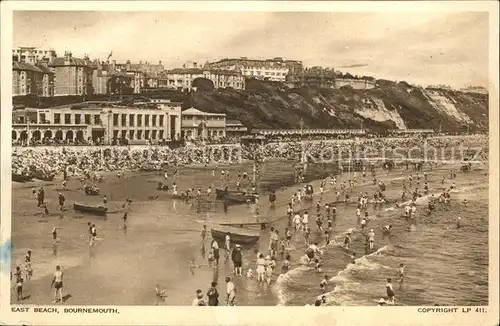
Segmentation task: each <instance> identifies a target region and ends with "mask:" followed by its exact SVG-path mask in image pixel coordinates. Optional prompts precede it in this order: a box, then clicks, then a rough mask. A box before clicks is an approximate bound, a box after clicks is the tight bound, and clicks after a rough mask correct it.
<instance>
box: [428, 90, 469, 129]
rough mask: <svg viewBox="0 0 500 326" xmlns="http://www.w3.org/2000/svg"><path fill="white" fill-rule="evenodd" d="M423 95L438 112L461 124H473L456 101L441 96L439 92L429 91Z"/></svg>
mask: <svg viewBox="0 0 500 326" xmlns="http://www.w3.org/2000/svg"><path fill="white" fill-rule="evenodd" d="M423 94H424V95H425V96H426V97H427V99H428V100H429V103H430V104H431V105H432V107H433V108H434V109H436V111H438V112H441V113H444V114H447V115H449V116H451V117H452V118H453V119H455V120H457V121H459V122H465V123H473V121H472V120H471V118H470V117H469V116H468V115H467V114H465V113H463V112H462V111H460V110H459V109H458V108H457V107H456V106H455V104H454V101H453V100H451V99H450V98H448V97H446V96H443V95H441V94H440V93H439V92H437V91H429V90H427V91H425V92H423Z"/></svg>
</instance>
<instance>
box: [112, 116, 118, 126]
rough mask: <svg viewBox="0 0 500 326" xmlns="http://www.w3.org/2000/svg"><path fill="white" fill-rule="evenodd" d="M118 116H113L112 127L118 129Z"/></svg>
mask: <svg viewBox="0 0 500 326" xmlns="http://www.w3.org/2000/svg"><path fill="white" fill-rule="evenodd" d="M118 116H119V114H118V113H114V114H113V126H114V127H118Z"/></svg>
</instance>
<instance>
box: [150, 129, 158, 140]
mask: <svg viewBox="0 0 500 326" xmlns="http://www.w3.org/2000/svg"><path fill="white" fill-rule="evenodd" d="M156 132H157V130H153V131H152V132H151V139H153V140H155V139H156Z"/></svg>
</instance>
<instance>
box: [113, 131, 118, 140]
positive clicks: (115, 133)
mask: <svg viewBox="0 0 500 326" xmlns="http://www.w3.org/2000/svg"><path fill="white" fill-rule="evenodd" d="M113 138H115V139H117V138H118V130H113Z"/></svg>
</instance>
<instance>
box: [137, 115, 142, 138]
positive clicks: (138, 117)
mask: <svg viewBox="0 0 500 326" xmlns="http://www.w3.org/2000/svg"><path fill="white" fill-rule="evenodd" d="M137 127H142V114H138V115H137ZM137 137H139V134H137ZM137 139H140V138H137Z"/></svg>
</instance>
